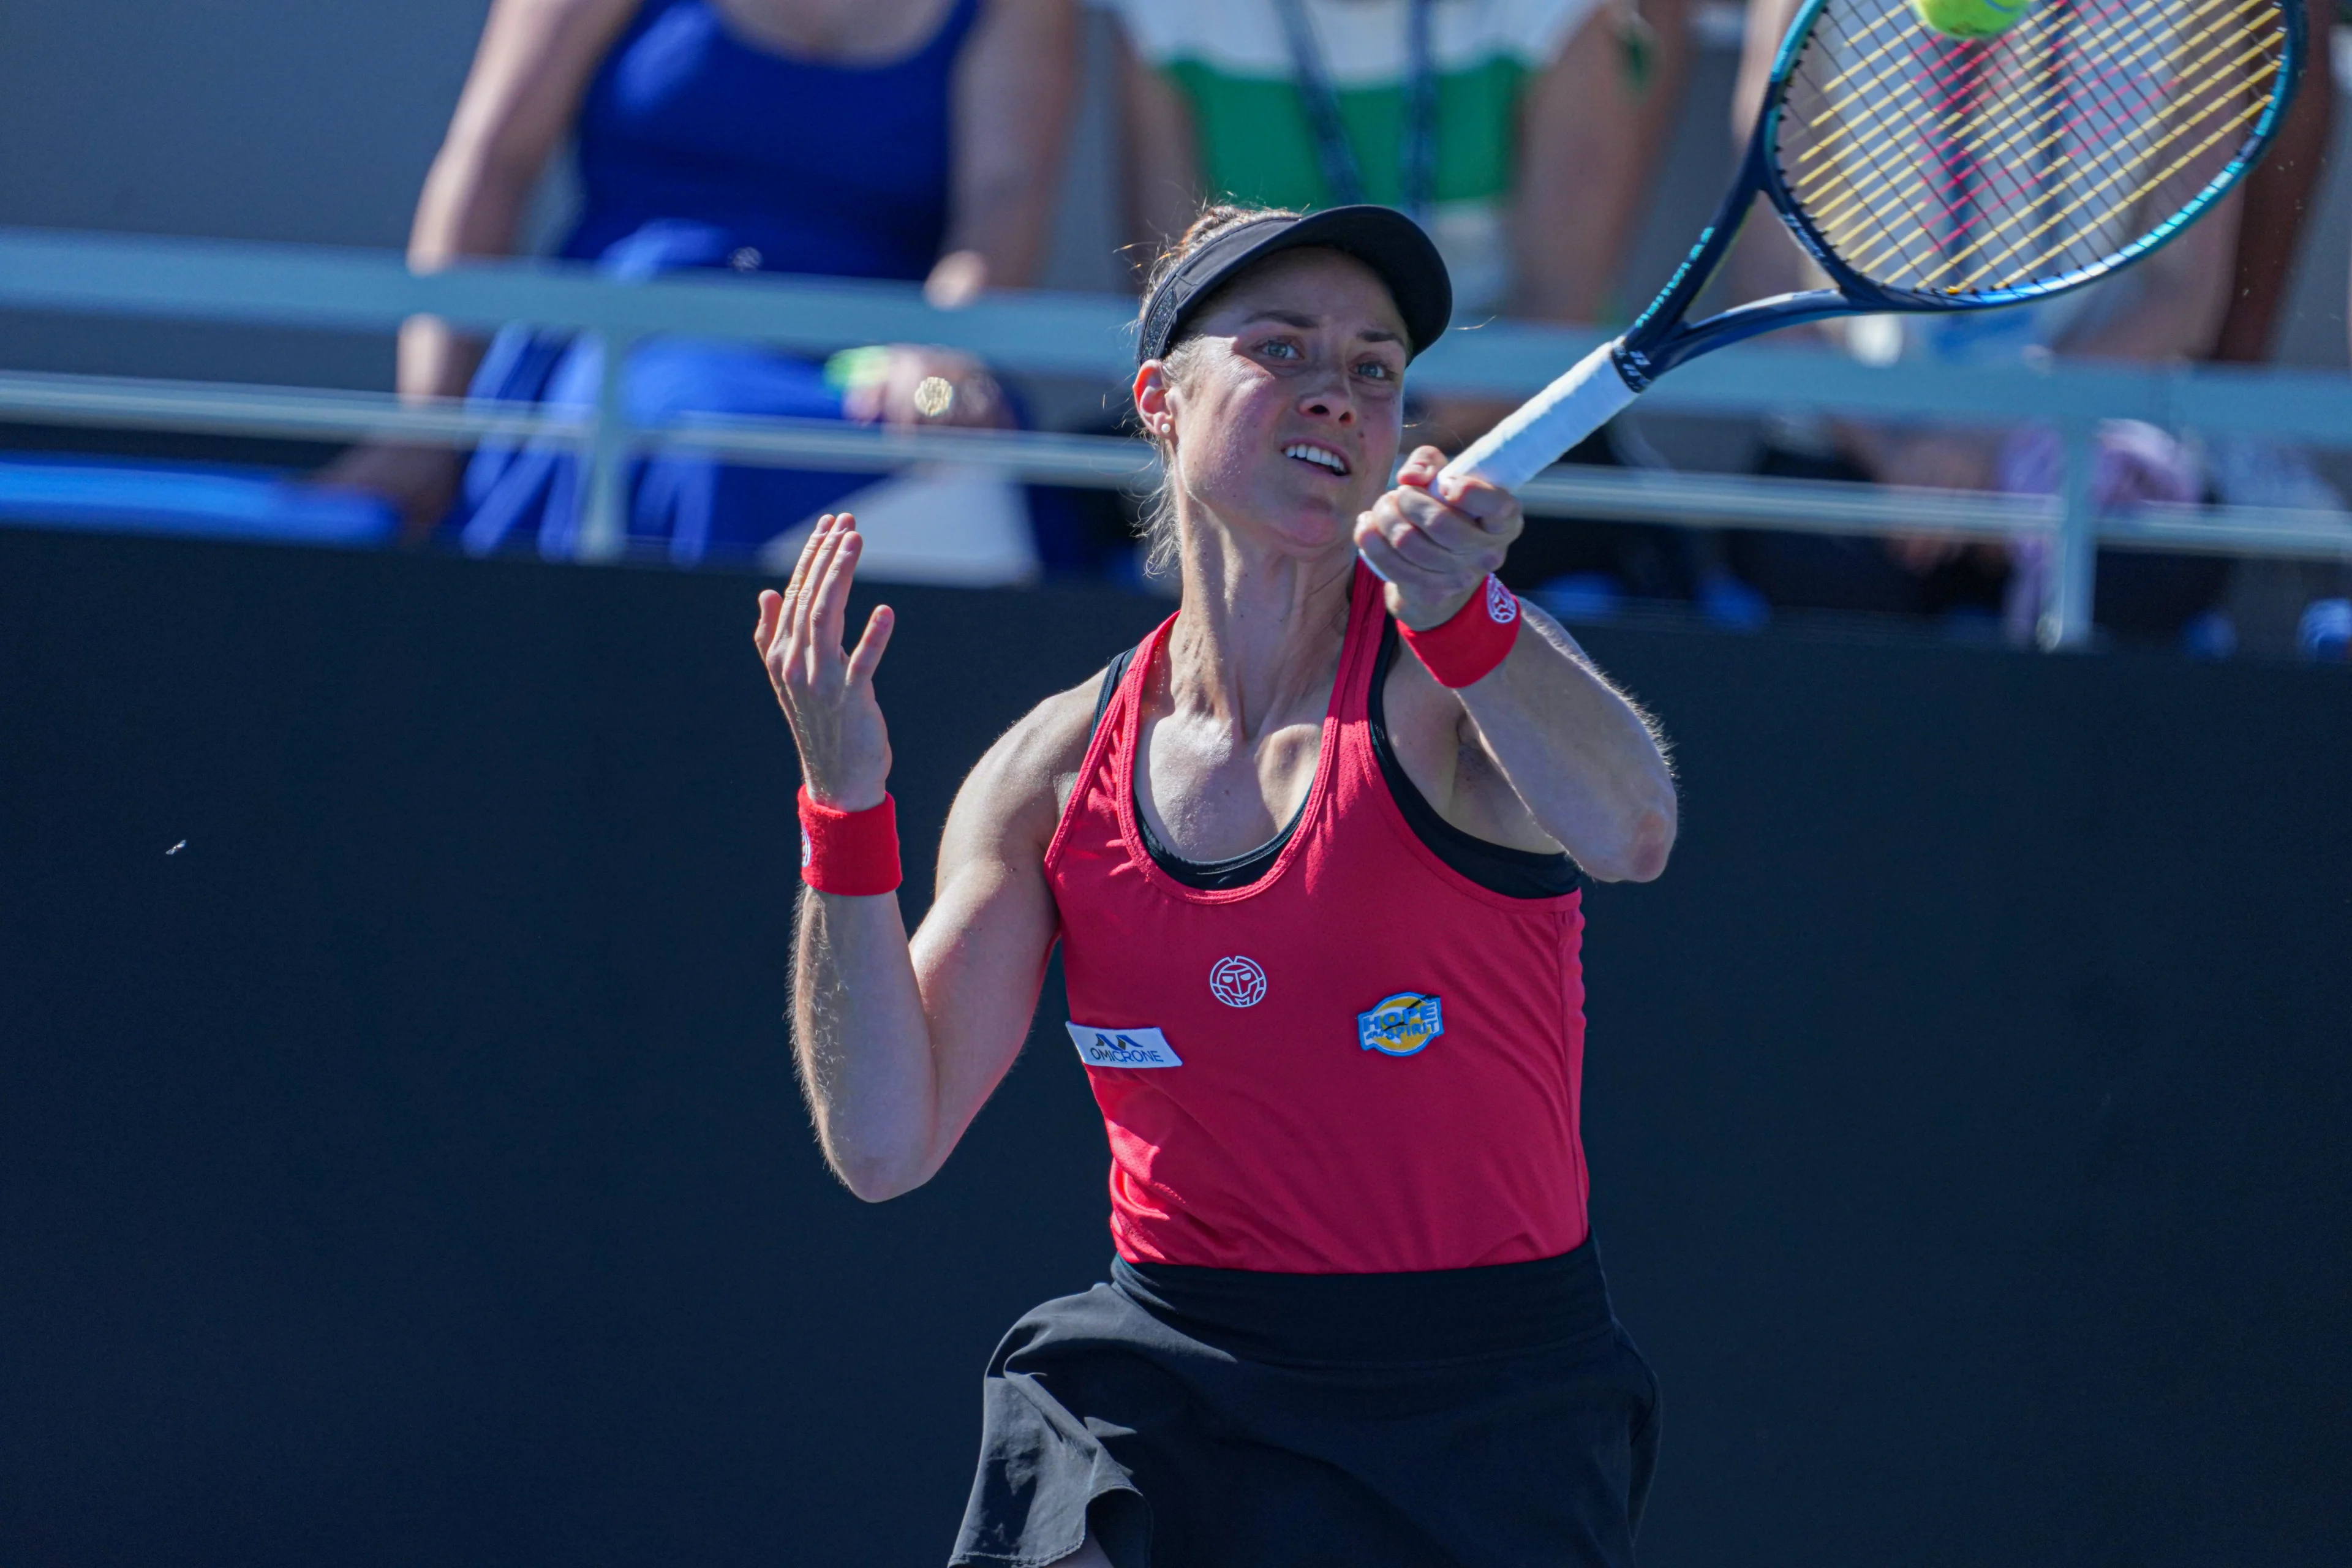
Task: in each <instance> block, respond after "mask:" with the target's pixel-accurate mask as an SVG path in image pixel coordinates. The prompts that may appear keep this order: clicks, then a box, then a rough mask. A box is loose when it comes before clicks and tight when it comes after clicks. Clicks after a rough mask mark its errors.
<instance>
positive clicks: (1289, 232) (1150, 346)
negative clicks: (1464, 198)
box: [1135, 206, 1454, 364]
mask: <svg viewBox="0 0 2352 1568" xmlns="http://www.w3.org/2000/svg"><path fill="white" fill-rule="evenodd" d="M1309 248H1321V249H1326V250H1337V251H1339V252H1341V253H1343V254H1345V255H1348V256H1352V257H1354V258H1356V259H1357V260H1359V261H1360V262H1362V263H1363V264H1364V265H1365V266H1367V267H1369V268H1371V269H1372V271H1373V272H1374V273H1376V274H1377V275H1378V276H1379V278H1380V279H1381V282H1383V283H1385V284H1387V285H1388V288H1389V297H1390V298H1391V299H1392V300H1395V301H1396V308H1397V313H1398V314H1399V315H1401V316H1402V317H1403V318H1404V330H1405V335H1406V336H1407V337H1408V338H1409V339H1411V340H1412V341H1411V342H1410V343H1408V344H1407V347H1408V348H1409V349H1410V350H1411V352H1412V353H1415V354H1417V353H1421V351H1422V350H1423V349H1425V348H1427V347H1429V345H1430V344H1432V343H1433V342H1436V341H1437V340H1438V339H1439V338H1440V337H1441V336H1443V335H1444V331H1445V323H1446V322H1447V321H1450V320H1451V319H1452V318H1453V315H1454V282H1453V279H1450V278H1448V277H1447V276H1446V273H1445V261H1444V258H1442V257H1440V256H1439V255H1438V254H1437V247H1436V246H1434V245H1433V244H1432V243H1430V238H1429V236H1428V235H1426V234H1424V233H1423V232H1422V228H1421V226H1420V225H1419V224H1417V223H1415V222H1413V221H1412V219H1411V218H1409V217H1407V216H1405V215H1404V214H1402V213H1401V212H1399V211H1397V210H1396V209H1395V208H1394V207H1378V206H1347V207H1326V208H1325V209H1324V210H1323V211H1321V212H1317V213H1308V214H1307V216H1305V217H1283V216H1274V215H1269V216H1265V217H1262V218H1253V219H1251V220H1250V221H1248V222H1246V223H1240V224H1235V225H1234V226H1233V227H1231V228H1229V229H1227V230H1225V232H1224V233H1223V234H1221V235H1219V236H1217V237H1215V238H1214V239H1212V240H1210V241H1209V242H1208V243H1207V244H1205V245H1203V246H1202V247H1200V248H1199V249H1198V250H1195V251H1194V252H1193V253H1192V255H1190V256H1188V257H1186V258H1184V259H1183V260H1182V261H1181V262H1179V263H1177V265H1176V268H1175V270H1174V271H1172V272H1171V273H1169V275H1168V277H1167V279H1165V280H1164V281H1162V282H1161V284H1160V287H1159V288H1158V289H1154V290H1153V291H1152V295H1151V299H1150V302H1149V303H1148V304H1146V305H1145V307H1144V310H1143V326H1142V329H1141V331H1139V332H1138V333H1137V334H1136V343H1135V363H1138V364H1141V363H1143V362H1144V361H1146V360H1155V359H1159V358H1161V357H1162V356H1164V355H1165V354H1166V353H1168V348H1169V345H1170V344H1171V343H1173V342H1176V341H1177V339H1178V337H1179V336H1180V335H1181V333H1182V331H1183V328H1184V323H1185V321H1187V320H1188V319H1190V318H1191V316H1192V312H1193V310H1194V309H1195V307H1197V306H1200V305H1202V304H1205V303H1206V302H1207V301H1208V299H1209V297H1210V296H1211V295H1212V294H1214V293H1215V292H1216V291H1217V290H1218V289H1221V288H1223V287H1224V285H1226V284H1227V283H1230V282H1232V281H1233V280H1234V279H1235V278H1237V277H1239V276H1240V275H1241V274H1242V273H1244V272H1245V271H1247V270H1248V269H1249V268H1252V267H1255V266H1256V265H1257V264H1258V263H1259V262H1261V261H1264V260H1265V258H1267V257H1269V256H1274V255H1277V254H1279V253H1280V252H1282V251H1286V250H1306V249H1309Z"/></svg>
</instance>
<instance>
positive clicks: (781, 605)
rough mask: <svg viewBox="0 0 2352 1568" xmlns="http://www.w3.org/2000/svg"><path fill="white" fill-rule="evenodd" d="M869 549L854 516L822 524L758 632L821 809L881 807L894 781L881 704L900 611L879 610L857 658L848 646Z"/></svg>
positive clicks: (805, 779)
mask: <svg viewBox="0 0 2352 1568" xmlns="http://www.w3.org/2000/svg"><path fill="white" fill-rule="evenodd" d="M864 547H865V541H864V539H862V538H861V537H859V535H858V532H857V520H856V519H855V518H853V517H851V516H850V515H849V514H848V513H847V512H843V513H841V514H840V515H839V516H835V515H834V514H832V513H830V512H828V513H827V514H826V515H824V517H821V518H819V519H818V520H817V524H816V528H815V530H814V531H813V532H811V533H810V534H809V538H808V542H807V543H806V544H804V545H803V546H801V558H800V562H799V563H798V564H797V565H795V566H794V567H793V580H792V582H791V583H789V584H786V585H785V588H784V591H783V592H782V593H781V594H779V593H777V592H776V591H775V590H774V589H772V588H770V589H763V590H761V594H760V624H759V625H758V626H756V627H754V628H753V630H752V632H751V640H752V642H753V643H754V644H755V645H756V646H757V647H759V650H760V660H761V663H763V664H765V665H766V666H767V667H768V683H769V684H770V685H771V686H772V687H774V688H775V689H776V701H777V702H778V703H779V704H781V705H782V708H783V710H784V717H785V718H786V719H787V720H789V721H791V723H792V726H793V742H794V743H795V744H796V745H798V746H799V747H800V752H801V783H802V784H804V785H805V786H806V787H807V789H808V792H809V794H810V795H811V796H812V797H814V799H815V801H816V802H817V804H818V805H829V806H832V807H833V808H834V809H835V810H836V811H863V810H865V809H866V807H867V806H869V805H881V804H882V795H883V792H884V788H885V786H886V785H887V783H888V781H889V777H890V734H889V731H888V730H887V728H886V727H885V726H884V725H883V722H882V705H881V704H880V703H879V702H877V701H876V700H875V699H874V668H875V666H877V665H878V664H880V663H881V662H882V650H883V649H884V648H886V647H889V646H890V628H891V626H893V625H894V624H895V622H896V619H897V617H895V616H893V615H892V614H891V612H890V606H889V605H876V606H875V607H874V613H873V615H871V616H867V617H866V632H865V635H864V636H862V637H859V638H858V639H857V647H856V650H855V651H854V652H849V653H844V652H843V651H842V646H841V634H842V623H843V621H844V619H845V617H846V616H847V615H848V612H849V584H850V583H851V581H852V580H853V579H854V578H855V577H856V575H857V554H858V552H859V551H860V550H861V549H863V548H864Z"/></svg>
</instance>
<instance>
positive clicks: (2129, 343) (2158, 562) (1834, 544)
mask: <svg viewBox="0 0 2352 1568" xmlns="http://www.w3.org/2000/svg"><path fill="white" fill-rule="evenodd" d="M1795 9H1796V6H1795V0H1751V4H1750V5H1749V8H1748V32H1747V39H1746V45H1745V48H1744V51H1743V55H1742V58H1741V63H1740V78H1739V85H1738V90H1737V92H1736V94H1735V101H1734V103H1733V107H1732V133H1733V137H1734V144H1735V146H1737V147H1741V148H1744V147H1745V146H1746V144H1747V141H1748V135H1749V132H1750V131H1751V130H1752V129H1753V126H1754V123H1755V118H1756V114H1757V110H1758V108H1759V105H1760V103H1761V100H1762V96H1763V90H1764V87H1765V83H1766V80H1767V79H1768V77H1769V69H1770V64H1771V60H1772V57H1773V55H1774V54H1775V52H1777V50H1778V48H1779V47H1780V38H1781V36H1782V34H1783V33H1784V32H1785V30H1786V28H1787V26H1788V23H1789V20H1790V16H1792V15H1793V13H1794V11H1795ZM2243 199H2244V192H2243V191H2242V190H2241V191H2238V192H2234V193H2232V194H2231V195H2230V196H2229V197H2227V198H2225V199H2224V200H2223V201H2222V202H2221V205H2219V206H2217V207H2216V208H2215V209H2214V210H2213V211H2212V212H2210V213H2209V214H2207V215H2206V216H2204V217H2202V218H2201V219H2200V220H2199V221H2198V222H2197V223H2195V224H2192V225H2190V226H2189V228H2188V229H2187V230H2186V231H2184V232H2183V233H2182V234H2181V235H2180V236H2179V237H2178V238H2176V239H2174V240H2172V241H2171V242H2170V243H2169V244H2168V245H2166V246H2164V247H2161V248H2160V249H2158V250H2157V251H2156V252H2155V253H2154V254H2153V255H2151V256H2149V257H2147V258H2145V259H2144V260H2142V261H2140V262H2138V263H2137V264H2136V265H2134V266H2132V267H2130V268H2126V269H2125V270H2124V271H2122V272H2120V273H2118V274H2116V276H2114V277H2113V278H2110V279H2106V280H2105V281H2102V282H2099V283H2095V284H2092V285H2089V286H2087V287H2084V288H2081V289H2074V290H2071V291H2069V292H2067V293H2063V294H2060V295H2057V296H2055V297H2053V298H2052V299H2049V300H2041V301H2037V302H2034V303H2031V304H2025V305H2017V306H2010V307H2004V308H2002V309H2000V310H1982V311H1964V312H1956V313H1948V314H1933V315H1920V316H1875V317H1863V318H1858V319H1853V320H1850V321H1836V322H1832V323H1828V324H1827V326H1826V327H1825V328H1824V329H1823V331H1825V333H1826V335H1827V336H1828V337H1829V338H1830V339H1831V340H1832V342H1839V343H1842V344H1843V346H1845V347H1847V348H1849V349H1852V350H1853V351H1854V352H1855V353H1857V354H1859V355H1860V357H1863V358H1865V359H1868V360H1871V361H1872V362H1874V363H1894V362H1895V361H1898V360H1904V359H1926V360H1935V361H1942V362H1945V363H1965V364H1998V363H2032V362H2034V361H2036V360H2041V359H2046V358H2047V357H2048V356H2051V355H2053V354H2055V355H2060V356H2063V357H2067V358H2085V359H2109V360H2126V361H2139V362H2143V363H2157V362H2165V361H2174V360H2182V359H2194V358H2199V357H2202V356H2203V355H2204V354H2205V353H2208V352H2209V350H2210V348H2211V346H2212V344H2213V342H2215V339H2216V337H2217V335H2218V334H2219V332H2220V331H2221V324H2222V321H2223V318H2224V315H2225V313H2226V312H2227V310H2228V309H2229V306H2230V301H2231V279H2232V275H2233V265H2232V263H2233V258H2234V257H2235V256H2236V254H2237V246H2238V235H2239V231H2240V227H2241V225H2240V208H2241V205H2242V201H2243ZM1741 241H1742V243H1741V247H1740V249H1739V252H1738V257H1737V263H1738V266H1737V274H1736V275H1737V277H1738V280H1739V284H1740V288H1741V291H1742V294H1743V296H1744V297H1753V296H1759V295H1765V294H1774V293H1780V292H1785V291H1789V290H1792V289H1809V288H1819V287H1821V286H1822V283H1823V282H1824V281H1825V280H1824V279H1822V277H1821V275H1820V273H1819V271H1818V270H1817V269H1815V268H1813V267H1812V264H1811V262H1810V261H1809V260H1808V259H1807V258H1805V257H1804V256H1803V254H1802V253H1801V251H1800V250H1799V249H1798V248H1797V247H1796V244H1795V242H1794V241H1793V240H1792V239H1790V237H1789V236H1788V234H1787V232H1786V230H1785V229H1784V228H1783V227H1782V226H1781V225H1780V222H1779V220H1778V219H1777V217H1768V216H1764V215H1763V214H1761V213H1759V221H1757V222H1754V223H1751V224H1750V225H1748V229H1747V231H1746V232H1744V233H1743V234H1742V236H1741ZM2096 446H2097V450H2096V453H2095V458H2094V466H2093V474H2092V492H2093V504H2094V505H2095V506H2096V507H2098V508H2100V509H2101V510H2106V509H2110V508H2116V509H2120V508H2126V507H2129V506H2132V505H2135V504H2137V503H2140V502H2144V501H2158V500H2172V501H2189V500H2197V499H2199V498H2200V495H2201V494H2202V493H2203V489H2204V485H2205V476H2204V474H2203V472H2202V469H2201V468H2200V464H2199V463H2198V461H2197V459H2196V458H2195V455H2194V454H2193V453H2191V452H2190V451H2189V449H2187V448H2185V447H2182V445H2181V444H2180V443H2179V442H2178V441H2177V440H2175V439H2174V438H2173V437H2171V436H2169V435H2168V434H2167V433H2165V432H2163V431H2160V430H2158V429H2156V428H2154V427H2153V426H2146V425H2141V424H2137V423H2136V422H2131V421H2111V422H2109V423H2108V424H2106V425H2105V426H2102V427H2101V429H2100V430H2099V432H2098V435H2097V440H2096ZM2060 453H2061V447H2060V445H2059V442H2058V439H2057V437H2056V435H2055V433H2054V432H2052V431H2049V430H2046V429H2039V428H2025V429H2018V430H2012V431H2010V432H2007V433H2001V432H1998V431H1980V430H1972V431H1957V430H1950V429H1943V428H1919V427H1915V426H1887V425H1870V424H1862V423H1850V422H1844V421H1840V422H1835V423H1830V424H1824V423H1822V422H1813V421H1780V422H1777V423H1776V425H1775V426H1774V427H1773V428H1772V429H1771V430H1770V431H1769V434H1768V439H1767V444H1766V447H1765V451H1764V454H1763V456H1762V458H1760V459H1759V463H1758V468H1759V471H1760V472H1763V473H1767V474H1775V475H1781V476H1786V477H1794V478H1802V479H1849V480H1852V479H1864V480H1875V481H1877V482H1879V483H1882V484H1890V485H1913V486H1924V487H1929V488H1935V489H1986V490H2001V491H2006V492H2009V493H2011V494H2049V493H2053V492H2054V491H2055V490H2056V489H2058V488H2059V479H2060V468H2061V462H2060ZM2043 557H2044V551H2043V548H2042V544H2041V542H2039V541H2024V542H2019V543H2018V544H2016V545H2014V546H2010V547H2004V546H2001V545H1997V544H1995V545H1986V544H1968V543H1963V542H1958V541H1954V540H1950V539H1945V538H1938V537H1935V536H1932V535H1905V536H1898V537H1895V538H1891V539H1888V540H1885V541H1871V540H1863V539H1832V538H1826V537H1822V536H1816V535H1807V534H1784V533H1760V532H1759V533H1748V534H1742V535H1739V536H1738V537H1737V538H1736V539H1735V541H1734V542H1733V544H1732V547H1731V552H1730V559H1731V562H1732V564H1733V566H1734V568H1735V569H1736V570H1737V571H1738V573H1739V574H1740V575H1741V576H1742V577H1743V578H1744V579H1746V580H1747V581H1748V583H1750V584H1753V585H1754V586H1756V587H1757V588H1759V589H1760V590H1761V591H1762V592H1763V593H1764V595H1766V596H1767V598H1769V600H1770V601H1771V602H1773V603H1775V604H1780V605H1796V606H1803V607H1808V608H1818V609H1834V610H1866V611H1880V612H1896V613H1909V614H1920V615H1945V616H1951V615H1958V616H1964V617H1975V618H1981V619H1985V620H1990V618H1991V617H1992V616H1995V615H1998V616H2000V621H2001V623H2002V625H2003V626H2004V628H2005V630H2006V632H2007V633H2008V635H2009V636H2010V637H2011V638H2012V639H2016V640H2024V639H2025V638H2027V637H2031V636H2032V631H2033V628H2034V626H2035V624H2036V622H2037V620H2038V618H2039V615H2040V610H2041V593H2042V587H2043V585H2044V582H2045V567H2046V562H2045V561H2044V558H2043ZM2226 571H2227V567H2226V565H2225V564H2224V563H2221V562H2219V561H2216V560H2211V559H2205V558H2196V557H2165V556H2155V555H2148V554H2144V553H2126V552H2102V554H2101V556H2100V559H2099V565H2098V573H2097V586H2098V603H2097V605H2096V606H2095V619H2096V620H2097V621H2098V622H2099V623H2100V624H2101V625H2103V626H2108V627H2110V628H2111V629H2113V630H2116V631H2118V632H2121V633H2124V634H2126V635H2130V636H2138V637H2164V638H2173V637H2179V636H2180V635H2181V633H2182V632H2183V631H2184V630H2185V629H2186V628H2188V627H2189V626H2191V624H2192V623H2194V622H2196V621H2197V620H2198V619H2199V617H2200V616H2203V615H2204V614H2206V613H2207V612H2209V611H2210V610H2211V609H2212V608H2213V606H2214V605H2215V604H2216V602H2217V600H2218V599H2219V597H2220V595H2221V588H2222V583H2223V578H2224V575H2225V574H2226Z"/></svg>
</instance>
